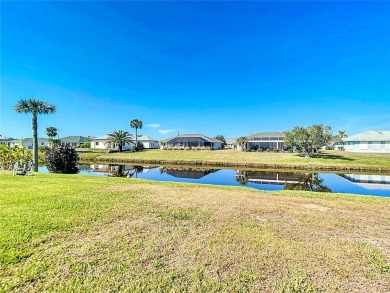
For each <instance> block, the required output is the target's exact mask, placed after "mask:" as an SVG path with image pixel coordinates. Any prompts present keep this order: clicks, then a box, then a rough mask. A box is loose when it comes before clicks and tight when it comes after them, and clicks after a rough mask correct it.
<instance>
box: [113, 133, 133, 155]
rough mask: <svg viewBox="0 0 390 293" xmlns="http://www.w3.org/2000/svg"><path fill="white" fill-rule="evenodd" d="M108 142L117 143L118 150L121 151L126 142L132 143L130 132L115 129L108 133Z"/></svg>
mask: <svg viewBox="0 0 390 293" xmlns="http://www.w3.org/2000/svg"><path fill="white" fill-rule="evenodd" d="M108 138H109V141H108V142H109V143H115V144H117V145H118V149H119V152H122V148H123V146H124V145H125V144H126V143H129V144H130V143H132V142H133V141H132V140H131V138H132V137H131V134H130V133H129V132H127V131H123V130H115V131H114V132H113V133H109V134H108Z"/></svg>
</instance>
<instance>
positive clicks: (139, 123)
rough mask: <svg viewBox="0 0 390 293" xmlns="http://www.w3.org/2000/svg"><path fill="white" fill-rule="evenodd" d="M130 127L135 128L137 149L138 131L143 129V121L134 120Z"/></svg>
mask: <svg viewBox="0 0 390 293" xmlns="http://www.w3.org/2000/svg"><path fill="white" fill-rule="evenodd" d="M130 127H131V128H135V147H138V144H137V142H138V135H137V130H138V128H139V129H142V121H141V120H138V119H133V120H132V121H131V122H130Z"/></svg>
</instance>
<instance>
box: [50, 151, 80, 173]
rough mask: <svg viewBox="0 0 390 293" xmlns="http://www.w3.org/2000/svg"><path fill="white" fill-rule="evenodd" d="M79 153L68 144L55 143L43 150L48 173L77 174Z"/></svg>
mask: <svg viewBox="0 0 390 293" xmlns="http://www.w3.org/2000/svg"><path fill="white" fill-rule="evenodd" d="M78 161H79V155H78V154H77V152H76V150H75V149H74V148H73V147H72V146H70V145H69V144H65V145H55V146H53V147H52V148H48V149H47V150H46V152H45V163H46V167H47V169H48V170H49V172H50V173H62V174H77V173H78V172H79V171H80V170H79V168H78V167H77V162H78Z"/></svg>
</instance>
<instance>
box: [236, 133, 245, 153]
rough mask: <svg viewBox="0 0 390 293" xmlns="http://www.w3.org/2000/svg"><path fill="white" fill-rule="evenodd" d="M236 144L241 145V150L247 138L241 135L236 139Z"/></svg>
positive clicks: (243, 148)
mask: <svg viewBox="0 0 390 293" xmlns="http://www.w3.org/2000/svg"><path fill="white" fill-rule="evenodd" d="M236 142H237V144H238V145H239V146H240V147H241V150H245V149H246V143H247V142H248V138H247V137H246V136H241V137H239V138H238V139H237V141H236Z"/></svg>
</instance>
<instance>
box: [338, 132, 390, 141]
mask: <svg viewBox="0 0 390 293" xmlns="http://www.w3.org/2000/svg"><path fill="white" fill-rule="evenodd" d="M343 141H390V131H388V130H385V131H365V132H361V133H358V134H355V135H352V136H348V137H346V138H343Z"/></svg>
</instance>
